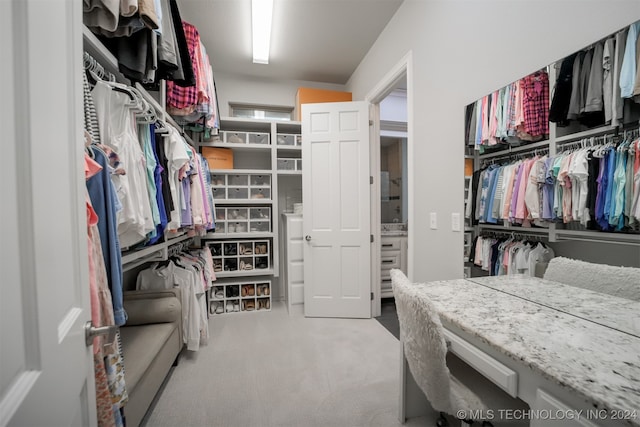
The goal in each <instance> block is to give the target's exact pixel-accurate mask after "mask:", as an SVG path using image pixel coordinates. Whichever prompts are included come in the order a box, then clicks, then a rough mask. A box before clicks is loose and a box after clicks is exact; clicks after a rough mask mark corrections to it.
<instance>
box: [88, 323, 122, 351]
mask: <svg viewBox="0 0 640 427" xmlns="http://www.w3.org/2000/svg"><path fill="white" fill-rule="evenodd" d="M116 332H118V327H117V326H116V325H112V326H100V327H97V328H96V327H95V326H93V323H91V321H88V322H87V323H85V324H84V341H85V343H86V344H87V346H90V345H92V344H93V338H94V337H97V336H100V335H106V336H107V338H106V340H107V342H111V341H113V340H114V339H115V337H116Z"/></svg>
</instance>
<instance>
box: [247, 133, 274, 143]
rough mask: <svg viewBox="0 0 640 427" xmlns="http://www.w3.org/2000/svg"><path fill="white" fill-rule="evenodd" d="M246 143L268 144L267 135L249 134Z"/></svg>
mask: <svg viewBox="0 0 640 427" xmlns="http://www.w3.org/2000/svg"><path fill="white" fill-rule="evenodd" d="M248 141H249V144H269V134H268V133H257V132H249V134H248Z"/></svg>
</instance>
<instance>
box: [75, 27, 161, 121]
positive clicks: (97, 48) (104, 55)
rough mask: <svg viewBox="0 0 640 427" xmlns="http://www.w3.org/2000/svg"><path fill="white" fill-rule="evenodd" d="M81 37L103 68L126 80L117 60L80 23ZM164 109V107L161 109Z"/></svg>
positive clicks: (86, 49) (119, 78) (118, 78)
mask: <svg viewBox="0 0 640 427" xmlns="http://www.w3.org/2000/svg"><path fill="white" fill-rule="evenodd" d="M82 38H83V47H84V50H85V51H86V52H87V53H88V54H89V55H91V56H92V57H93V59H95V60H96V61H98V63H100V65H102V66H103V67H104V69H105V70H107V71H109V72H110V73H112V74H114V75H115V76H116V79H117V80H118V81H119V82H126V81H127V80H126V79H125V77H124V76H123V75H122V73H120V69H119V68H118V60H117V59H116V57H115V56H113V54H112V53H111V52H109V50H108V49H107V48H106V47H105V46H104V44H102V42H101V41H100V40H99V39H98V37H96V35H95V34H93V32H92V31H91V30H90V29H89V27H87V26H86V25H84V24H83V25H82ZM162 111H164V109H162Z"/></svg>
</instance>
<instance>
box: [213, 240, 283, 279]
mask: <svg viewBox="0 0 640 427" xmlns="http://www.w3.org/2000/svg"><path fill="white" fill-rule="evenodd" d="M270 244H271V242H270V241H269V240H242V241H224V242H208V243H207V245H208V246H209V249H210V250H211V256H212V258H213V269H214V272H216V273H222V272H224V273H238V274H237V275H241V274H242V273H243V272H244V273H246V272H252V273H253V272H254V270H256V271H259V270H269V269H270V268H271V245H270ZM253 275H255V274H253Z"/></svg>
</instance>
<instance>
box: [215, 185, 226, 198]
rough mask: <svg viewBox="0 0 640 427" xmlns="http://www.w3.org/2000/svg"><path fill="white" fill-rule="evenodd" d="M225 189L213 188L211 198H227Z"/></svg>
mask: <svg viewBox="0 0 640 427" xmlns="http://www.w3.org/2000/svg"><path fill="white" fill-rule="evenodd" d="M225 190H226V188H224V187H222V188H217V187H213V198H214V199H226V198H227V194H226V191H225Z"/></svg>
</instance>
